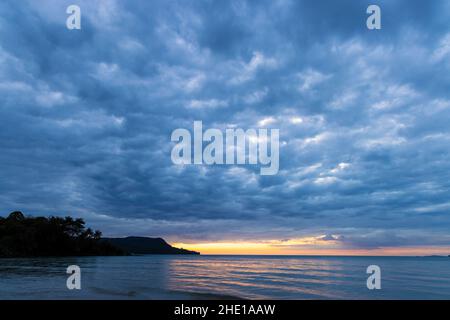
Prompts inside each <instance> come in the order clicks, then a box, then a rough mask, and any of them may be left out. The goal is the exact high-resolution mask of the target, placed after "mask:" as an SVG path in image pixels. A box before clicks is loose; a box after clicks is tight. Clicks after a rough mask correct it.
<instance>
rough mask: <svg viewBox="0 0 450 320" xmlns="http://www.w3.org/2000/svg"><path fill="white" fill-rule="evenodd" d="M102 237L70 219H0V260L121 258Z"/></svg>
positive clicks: (17, 213)
mask: <svg viewBox="0 0 450 320" xmlns="http://www.w3.org/2000/svg"><path fill="white" fill-rule="evenodd" d="M101 235H102V233H101V232H100V231H98V230H96V231H93V230H92V229H91V228H86V227H85V222H84V220H83V219H74V218H72V217H65V218H61V217H48V218H46V217H25V216H24V215H23V214H22V212H20V211H14V212H12V213H11V214H9V216H8V217H7V218H6V219H5V218H1V217H0V257H29V256H85V255H123V254H124V251H122V250H121V249H118V248H116V247H115V246H113V245H112V244H110V243H108V242H106V241H102V240H101Z"/></svg>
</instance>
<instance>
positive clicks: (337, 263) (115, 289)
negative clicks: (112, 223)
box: [0, 255, 450, 299]
mask: <svg viewBox="0 0 450 320" xmlns="http://www.w3.org/2000/svg"><path fill="white" fill-rule="evenodd" d="M73 264H75V265H79V266H80V267H81V272H82V279H81V285H82V289H81V290H79V291H78V290H72V291H71V290H68V289H67V288H66V279H67V276H68V275H67V274H66V268H67V266H68V265H73ZM372 264H375V265H378V266H380V267H381V270H382V275H381V276H382V277H381V279H382V282H381V285H382V289H381V290H368V289H367V287H366V279H367V276H368V275H367V274H366V268H367V266H369V265H372ZM226 297H236V298H245V299H450V258H445V257H442V258H440V257H429V258H420V257H417V258H416V257H304V256H295V257H293V256H289V257H286V256H284V257H280V256H271V257H267V256H160V255H148V256H131V257H82V258H39V259H0V299H80V298H81V299H215V298H226Z"/></svg>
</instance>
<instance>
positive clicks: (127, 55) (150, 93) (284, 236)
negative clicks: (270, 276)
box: [0, 0, 450, 255]
mask: <svg viewBox="0 0 450 320" xmlns="http://www.w3.org/2000/svg"><path fill="white" fill-rule="evenodd" d="M71 4H76V5H78V6H79V7H80V8H81V30H69V29H67V28H66V19H67V17H68V16H69V15H68V14H67V13H66V8H67V7H68V6H69V5H71ZM369 4H377V5H379V6H380V8H381V23H382V28H381V30H368V28H367V27H366V19H367V17H368V14H367V13H366V9H367V7H368V5H369ZM449 21H450V2H448V1H444V0H438V1H414V2H411V1H356V0H354V1H349V0H343V1H323V0H315V1H295V0H270V1H269V0H262V1H259V0H258V1H236V0H227V1H212V0H187V1H166V0H164V1H163V0H161V1H158V0H155V1H143V0H142V1H140V0H139V1H138V0H132V1H114V0H102V1H91V0H89V1H88V0H86V1H84V0H83V1H75V0H70V1H61V0H58V1H56V0H54V1H50V0H42V1H31V0H28V1H27V0H24V1H14V0H3V1H1V3H0V119H1V125H0V168H1V178H0V213H1V215H3V216H6V215H7V214H8V213H9V212H11V211H14V210H20V211H22V212H24V213H25V214H27V215H33V216H38V215H45V216H49V215H57V216H66V215H71V216H76V217H82V218H84V219H85V220H86V222H87V224H88V225H89V226H92V227H94V228H97V229H100V230H101V231H103V234H104V235H106V236H127V235H138V236H154V237H156V236H157V237H163V238H165V239H166V240H168V241H169V242H171V243H174V244H176V245H179V246H182V247H185V248H191V249H197V250H200V251H201V252H202V253H243V254H246V253H247V254H250V253H258V254H376V255H378V254H389V255H391V254H392V255H395V254H401V255H403V254H413V255H420V254H450V233H449V230H450V214H449V212H450V198H449V191H450V157H449V153H450V152H449V151H450V147H449V146H450V126H449V123H450V90H449V88H450V28H449V27H450V23H449ZM194 121H202V122H203V126H204V127H205V128H220V129H225V128H236V127H237V128H243V129H249V128H275V129H279V130H280V168H279V172H278V174H276V175H273V176H261V175H260V174H259V168H255V167H254V166H245V165H222V166H220V165H212V166H208V165H182V166H180V165H174V164H173V163H172V161H171V157H170V156H171V150H172V148H173V146H174V143H173V142H171V141H170V137H171V133H172V131H173V130H174V129H176V128H187V129H191V128H192V126H193V122H194Z"/></svg>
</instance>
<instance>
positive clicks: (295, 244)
mask: <svg viewBox="0 0 450 320" xmlns="http://www.w3.org/2000/svg"><path fill="white" fill-rule="evenodd" d="M330 242H332V243H330ZM172 245H173V246H175V247H177V248H183V249H187V250H192V251H197V252H200V253H201V254H206V255H208V254H211V255H313V256H327V255H330V256H334V255H336V256H430V255H449V254H450V247H445V246H431V247H426V246H411V247H380V248H373V249H360V248H357V249H354V248H345V247H343V246H342V244H340V243H339V242H338V241H330V240H327V241H324V240H320V238H314V237H311V238H302V239H294V240H288V241H279V240H266V241H259V242H257V241H222V242H220V241H219V242H199V243H183V242H175V243H172Z"/></svg>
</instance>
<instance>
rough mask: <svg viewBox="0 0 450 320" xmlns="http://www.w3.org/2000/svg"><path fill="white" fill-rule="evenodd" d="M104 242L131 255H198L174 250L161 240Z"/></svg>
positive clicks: (142, 239) (184, 250)
mask: <svg viewBox="0 0 450 320" xmlns="http://www.w3.org/2000/svg"><path fill="white" fill-rule="evenodd" d="M104 241H106V242H108V243H110V244H112V245H113V246H115V247H117V248H120V249H122V250H124V251H126V252H128V253H131V254H199V253H198V252H196V251H190V250H186V249H178V248H174V247H172V246H171V245H170V244H168V243H167V242H166V241H165V240H164V239H162V238H147V237H126V238H104Z"/></svg>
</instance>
